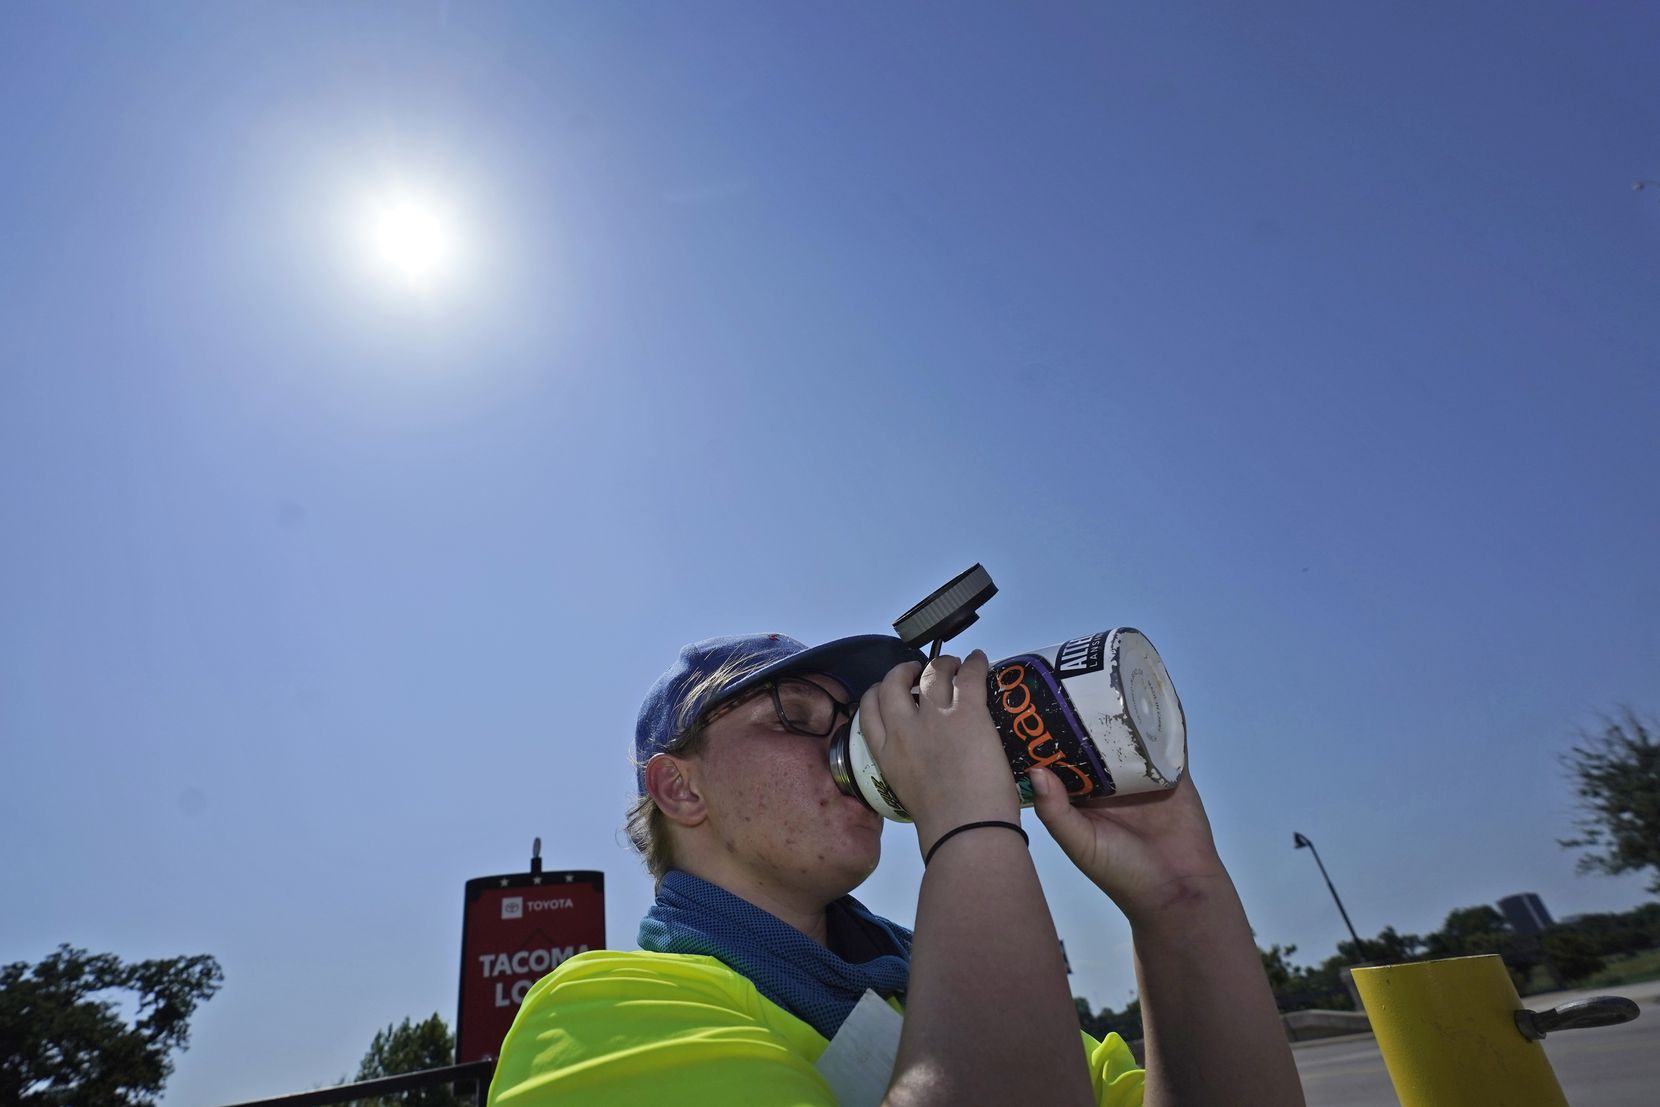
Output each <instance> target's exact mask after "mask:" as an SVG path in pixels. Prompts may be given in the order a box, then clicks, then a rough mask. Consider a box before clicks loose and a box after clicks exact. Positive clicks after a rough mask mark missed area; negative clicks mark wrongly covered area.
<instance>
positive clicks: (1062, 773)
mask: <svg viewBox="0 0 1660 1107" xmlns="http://www.w3.org/2000/svg"><path fill="white" fill-rule="evenodd" d="M978 568H979V567H978V566H976V567H975V569H978ZM970 572H973V570H970ZM986 583H987V584H989V583H990V578H986ZM942 591H943V590H942ZM992 591H995V588H993V589H992ZM982 602H983V601H982ZM919 606H920V605H919ZM913 610H915V609H913ZM907 614H909V613H907ZM902 618H903V617H902ZM969 621H972V619H970V620H969ZM963 625H966V623H965V624H963ZM897 626H898V624H896V628H897ZM958 629H961V628H960V627H959V628H958ZM936 641H938V639H936ZM986 702H987V705H988V706H989V707H990V708H991V718H992V721H993V722H994V723H996V724H997V733H998V736H999V737H1000V738H1002V740H1003V752H1004V754H1005V755H1006V756H1007V757H1008V759H1009V769H1010V771H1012V772H1013V773H1014V776H1015V781H1016V784H1017V786H1018V788H1019V790H1020V803H1021V806H1022V807H1029V806H1031V804H1032V803H1033V802H1034V794H1033V791H1032V785H1031V782H1030V780H1028V779H1027V776H1026V771H1027V770H1028V769H1030V768H1032V767H1034V766H1045V767H1047V768H1048V769H1050V770H1051V771H1052V772H1054V774H1055V775H1056V776H1057V777H1058V778H1059V779H1060V781H1061V783H1062V784H1064V785H1065V786H1066V791H1067V795H1068V797H1069V798H1070V799H1071V800H1072V802H1074V803H1077V802H1080V801H1083V800H1092V799H1099V798H1101V797H1104V796H1111V795H1114V794H1127V793H1131V792H1149V791H1154V790H1156V789H1160V788H1174V787H1175V786H1176V784H1177V783H1178V782H1179V781H1180V780H1181V778H1182V773H1183V772H1184V771H1186V768H1187V720H1186V718H1185V717H1184V716H1183V714H1182V703H1181V700H1180V699H1178V698H1177V696H1176V686H1175V685H1174V684H1172V683H1171V682H1170V674H1169V673H1168V672H1166V671H1165V668H1164V662H1163V661H1162V660H1161V659H1160V658H1159V655H1158V651H1157V650H1155V649H1154V648H1153V644H1152V643H1151V642H1149V641H1148V640H1147V636H1146V635H1144V634H1142V633H1141V632H1140V631H1139V630H1135V629H1133V628H1131V627H1119V628H1117V629H1116V630H1106V631H1102V632H1101V633H1099V634H1089V635H1085V636H1083V637H1081V638H1071V639H1068V640H1067V641H1065V642H1062V643H1061V644H1060V645H1058V646H1049V647H1046V648H1044V649H1041V650H1032V651H1030V652H1027V653H1019V654H1015V655H1014V656H1013V657H1006V658H1004V659H1003V660H1002V661H999V662H997V663H996V664H994V665H992V666H991V670H990V672H989V673H987V675H986ZM830 773H831V775H832V776H833V777H834V778H835V780H836V784H837V786H839V787H840V788H841V790H842V791H843V792H845V793H846V794H847V795H850V796H854V795H856V796H860V797H862V798H863V799H864V801H865V802H866V803H867V804H869V805H870V806H871V807H872V808H873V809H874V810H875V811H876V812H877V813H879V814H881V815H883V816H884V817H886V818H889V819H895V820H898V821H900V822H910V821H911V819H910V815H909V814H908V813H907V812H906V810H905V805H904V803H903V801H902V797H900V796H897V795H895V794H894V792H893V789H892V788H891V787H889V785H888V782H887V781H886V780H884V779H883V778H882V769H881V766H879V765H878V764H877V763H876V759H875V757H873V756H871V752H870V746H869V745H868V743H867V742H866V741H865V736H864V732H863V731H862V730H861V728H860V725H859V717H858V716H857V715H855V716H854V717H853V722H852V724H851V725H850V726H848V727H845V728H843V730H842V731H841V732H840V733H839V734H837V735H836V736H835V738H834V739H833V740H832V741H831V745H830Z"/></svg>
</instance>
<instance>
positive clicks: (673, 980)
mask: <svg viewBox="0 0 1660 1107" xmlns="http://www.w3.org/2000/svg"><path fill="white" fill-rule="evenodd" d="M828 1044H829V1043H828V1042H827V1041H826V1040H825V1038H824V1036H823V1035H822V1034H820V1033H819V1032H818V1031H816V1030H814V1029H813V1028H812V1027H811V1026H809V1025H808V1024H807V1023H805V1022H802V1021H801V1020H800V1019H798V1018H796V1017H795V1016H794V1015H792V1014H790V1013H789V1012H788V1011H786V1010H784V1009H783V1008H782V1007H780V1006H778V1005H777V1004H776V1003H773V1002H772V1001H771V1000H769V999H767V998H765V997H764V996H762V995H761V994H760V993H759V992H757V991H756V990H755V985H754V984H752V983H750V981H749V979H748V978H747V977H744V976H743V975H741V974H739V973H736V972H734V971H732V970H731V969H729V968H727V967H726V966H725V965H724V964H722V963H721V962H720V961H717V960H716V959H715V958H713V957H702V956H697V955H695V954H685V953H646V952H643V951H642V952H637V953H628V952H618V951H615V950H594V951H592V952H590V953H581V954H578V955H577V956H575V957H573V958H571V959H570V960H569V961H566V962H564V963H563V964H561V965H560V966H559V967H558V968H557V969H555V970H554V971H553V972H551V973H549V974H548V975H547V976H544V977H543V978H542V979H541V980H539V981H537V982H536V985H535V986H534V987H532V988H531V989H530V991H529V992H527V993H526V994H525V998H524V1005H523V1006H522V1007H521V1008H520V1009H519V1014H518V1017H517V1018H515V1019H514V1020H513V1027H512V1029H511V1030H509V1031H508V1032H507V1038H506V1039H505V1040H504V1041H503V1042H502V1048H501V1059H500V1061H498V1062H497V1064H496V1075H495V1079H494V1080H493V1081H492V1082H491V1084H490V1100H489V1102H490V1104H491V1105H492V1107H494V1105H497V1104H500V1107H543V1105H545V1104H577V1103H582V1104H588V1103H592V1104H603V1105H606V1107H636V1105H637V1107H729V1105H731V1104H734V1103H743V1104H757V1105H760V1107H835V1102H836V1100H835V1096H834V1095H833V1094H832V1093H831V1091H830V1088H829V1086H828V1085H826V1084H825V1082H824V1080H823V1078H822V1077H820V1076H819V1074H818V1070H817V1069H815V1068H814V1067H813V1063H814V1062H815V1061H817V1060H818V1058H819V1054H821V1053H823V1052H824V1048H825V1046H826V1045H828ZM1083 1045H1084V1049H1085V1052H1086V1055H1087V1058H1088V1061H1089V1074H1090V1081H1091V1083H1092V1084H1093V1085H1094V1087H1095V1098H1096V1101H1097V1102H1098V1103H1100V1104H1101V1105H1102V1107H1140V1105H1141V1088H1142V1080H1143V1073H1142V1071H1141V1070H1140V1069H1138V1068H1137V1067H1136V1064H1135V1058H1134V1057H1133V1056H1132V1055H1131V1054H1130V1050H1129V1047H1128V1046H1126V1045H1125V1044H1124V1042H1123V1040H1122V1039H1121V1038H1119V1036H1118V1035H1117V1034H1108V1035H1107V1040H1106V1041H1104V1042H1097V1041H1096V1040H1095V1039H1093V1038H1091V1037H1090V1036H1089V1035H1087V1034H1084V1035H1083Z"/></svg>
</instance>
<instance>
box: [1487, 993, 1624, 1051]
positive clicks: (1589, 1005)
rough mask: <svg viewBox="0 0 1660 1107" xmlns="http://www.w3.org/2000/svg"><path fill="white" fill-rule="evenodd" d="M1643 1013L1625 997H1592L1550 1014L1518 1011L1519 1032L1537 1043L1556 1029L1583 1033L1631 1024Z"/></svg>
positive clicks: (1552, 1009)
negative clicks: (1616, 1025) (1621, 1024)
mask: <svg viewBox="0 0 1660 1107" xmlns="http://www.w3.org/2000/svg"><path fill="white" fill-rule="evenodd" d="M1639 1014H1641V1012H1640V1011H1639V1010H1638V1009H1637V1005H1636V1004H1635V1003H1633V1002H1632V1001H1631V1000H1629V999H1626V998H1625V997H1624V996H1591V997H1590V998H1589V999H1576V1000H1573V1001H1572V1002H1569V1003H1559V1004H1557V1005H1556V1006H1555V1007H1552V1008H1551V1009H1550V1010H1548V1011H1529V1010H1528V1009H1527V1008H1525V1007H1524V1008H1522V1009H1521V1010H1520V1011H1517V1012H1516V1029H1517V1030H1520V1031H1521V1032H1522V1037H1524V1038H1526V1039H1528V1040H1529V1041H1533V1042H1537V1041H1538V1040H1539V1039H1541V1038H1543V1037H1544V1036H1545V1035H1546V1034H1549V1033H1550V1032H1551V1031H1552V1030H1583V1029H1584V1028H1586V1027H1588V1026H1613V1025H1615V1024H1616V1023H1622V1022H1630V1021H1631V1020H1632V1019H1634V1018H1636V1017H1637V1016H1638V1015H1639Z"/></svg>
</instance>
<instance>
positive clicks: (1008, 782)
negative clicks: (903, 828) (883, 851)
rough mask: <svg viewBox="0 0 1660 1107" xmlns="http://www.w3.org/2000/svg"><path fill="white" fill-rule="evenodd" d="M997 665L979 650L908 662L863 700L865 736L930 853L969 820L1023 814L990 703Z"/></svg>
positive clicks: (861, 713) (861, 711) (1012, 817)
mask: <svg viewBox="0 0 1660 1107" xmlns="http://www.w3.org/2000/svg"><path fill="white" fill-rule="evenodd" d="M989 668H990V663H989V662H988V661H987V660H986V655H985V654H984V653H982V652H981V651H979V650H975V651H974V652H973V653H971V654H969V655H968V658H967V660H964V661H961V662H959V661H958V660H957V659H956V658H955V657H951V656H948V655H941V656H940V657H937V658H935V659H934V660H933V661H930V662H929V663H928V666H927V667H926V668H923V667H922V666H920V665H918V664H917V663H916V662H914V661H912V662H907V663H905V664H903V665H899V666H897V667H895V668H894V669H893V670H892V671H891V672H889V673H888V675H887V676H886V677H885V678H883V680H882V682H881V683H879V684H877V685H875V686H874V687H872V688H871V689H870V690H869V691H867V692H866V693H865V694H864V697H863V698H862V699H861V700H860V701H859V725H860V726H861V727H862V728H863V730H864V734H865V741H866V742H867V743H868V744H869V746H870V752H871V754H872V756H874V757H875V758H876V763H877V764H878V765H880V766H881V768H882V776H883V778H884V779H886V780H887V782H888V784H889V786H890V787H892V789H893V791H894V794H895V795H896V796H898V797H899V800H900V802H901V803H903V804H904V805H905V810H906V811H908V812H909V813H910V816H911V818H912V819H914V820H915V821H916V827H917V836H918V839H919V841H920V842H921V844H922V846H923V848H924V849H925V850H926V849H927V847H928V846H929V845H931V844H932V843H933V842H934V841H935V840H936V839H937V838H938V837H939V836H940V835H941V834H944V833H945V832H946V831H948V830H951V829H953V828H955V827H958V826H961V825H963V824H964V823H971V822H978V821H980V820H982V819H1001V820H1004V821H1007V822H1015V821H1017V820H1018V819H1019V818H1020V795H1019V793H1018V792H1017V791H1016V790H1015V783H1014V773H1013V771H1012V770H1011V769H1010V768H1009V762H1008V760H1007V758H1005V757H1004V754H1003V743H1002V739H1000V738H999V737H998V735H997V727H996V726H995V725H994V724H993V723H992V721H991V712H990V711H989V710H988V709H987V707H986V674H987V671H988V670H989ZM919 673H920V680H919V678H918V674H919ZM913 688H916V689H917V690H918V691H917V694H915V695H913V694H912V691H911V690H912V689H913Z"/></svg>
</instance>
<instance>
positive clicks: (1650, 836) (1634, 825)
mask: <svg viewBox="0 0 1660 1107" xmlns="http://www.w3.org/2000/svg"><path fill="white" fill-rule="evenodd" d="M1579 739H1580V740H1579V742H1578V743H1577V744H1575V745H1574V747H1573V748H1572V749H1571V750H1570V751H1569V752H1568V753H1566V754H1564V755H1563V756H1562V764H1563V765H1564V766H1565V767H1566V768H1567V769H1568V770H1569V771H1570V772H1572V773H1573V774H1574V781H1575V783H1574V794H1575V795H1576V796H1577V797H1578V798H1579V817H1578V818H1577V819H1576V820H1575V823H1574V826H1575V829H1576V830H1578V832H1579V833H1578V835H1577V836H1575V837H1573V838H1564V839H1561V840H1560V841H1559V844H1560V845H1562V846H1565V847H1567V848H1569V849H1585V850H1587V851H1588V852H1587V853H1585V854H1584V855H1583V856H1582V857H1580V859H1579V871H1580V872H1582V873H1584V872H1600V873H1609V874H1614V873H1624V872H1644V871H1647V872H1648V873H1649V883H1648V890H1649V891H1651V892H1660V742H1657V741H1655V739H1654V736H1653V735H1652V734H1651V733H1650V732H1649V727H1648V726H1645V725H1644V723H1643V721H1642V720H1641V719H1639V718H1637V715H1636V713H1635V712H1633V711H1632V710H1631V709H1630V708H1626V709H1625V712H1624V714H1623V716H1622V717H1621V718H1620V719H1617V720H1616V719H1606V718H1605V719H1604V720H1603V730H1602V733H1600V734H1586V733H1584V732H1581V733H1580V736H1579Z"/></svg>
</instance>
